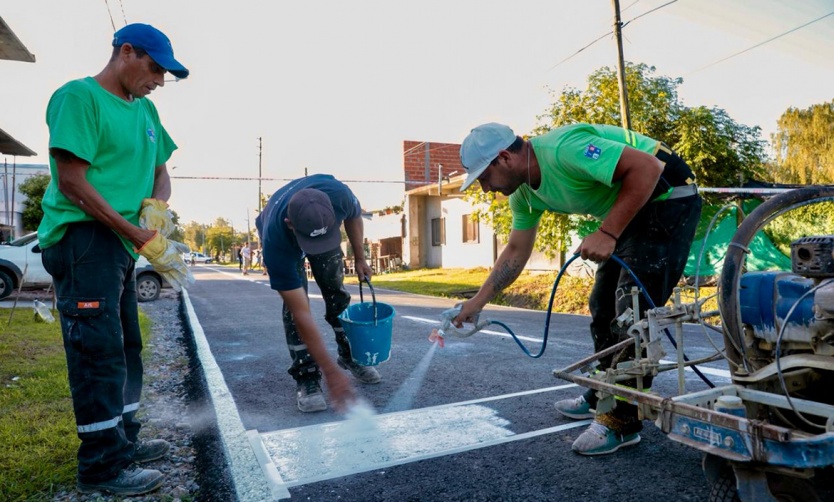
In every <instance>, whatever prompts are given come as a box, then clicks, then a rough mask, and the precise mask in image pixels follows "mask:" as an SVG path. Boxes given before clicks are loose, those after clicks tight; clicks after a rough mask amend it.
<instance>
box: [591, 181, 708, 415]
mask: <svg viewBox="0 0 834 502" xmlns="http://www.w3.org/2000/svg"><path fill="white" fill-rule="evenodd" d="M702 203H703V201H702V200H701V196H700V195H693V196H690V197H684V198H680V199H670V200H666V201H661V202H651V203H648V204H646V205H645V206H644V207H643V208H642V209H641V210H640V211H639V212H638V213H637V215H636V216H635V217H634V219H633V220H632V221H631V223H629V225H628V227H626V229H625V231H623V233H622V235H621V236H620V239H619V240H618V241H617V247H616V248H615V249H614V254H615V255H616V256H618V257H619V258H620V259H621V260H622V261H623V262H624V263H625V264H626V265H628V267H629V268H630V269H631V270H632V272H634V274H635V275H636V276H637V278H638V279H639V280H640V282H641V283H642V284H643V286H644V287H645V291H646V293H647V294H648V295H649V297H650V298H651V299H652V302H654V304H655V306H658V307H660V306H663V305H665V304H666V302H667V301H668V300H669V298H670V297H671V295H672V291H673V290H674V288H675V286H676V285H677V284H678V281H679V280H680V278H681V275H682V274H683V270H684V267H685V266H686V260H687V258H688V256H689V249H690V247H691V245H692V239H693V237H694V236H695V230H696V229H697V227H698V220H699V218H700V216H701V206H702ZM632 286H636V283H635V281H634V280H633V279H632V278H631V275H630V274H629V273H628V271H626V270H624V269H623V267H621V266H620V264H619V263H617V262H615V261H614V260H610V259H609V260H607V261H605V262H604V263H602V264H600V266H599V268H598V269H597V273H596V278H595V282H594V287H593V289H592V290H591V297H590V299H589V307H590V310H591V336H592V337H593V340H594V351H595V352H599V351H601V350H604V349H607V348H608V347H611V346H612V345H615V344H616V343H618V342H620V341H622V340H625V339H626V338H627V337H628V334H627V330H628V326H623V327H620V326H617V323H616V321H615V320H616V318H617V316H619V315H620V314H622V313H623V312H625V311H626V309H628V308H630V307H632V299H631V288H632ZM649 308H650V306H649V304H648V302H647V301H646V299H645V297H644V296H643V295H641V296H640V310H641V311H642V312H641V313H640V314H641V317H643V316H644V312H645V311H646V310H648V309H649ZM634 350H635V349H634V347H628V348H626V349H624V350H623V351H621V352H620V353H618V354H614V355H612V356H609V357H606V358H603V359H602V360H601V361H600V364H599V369H600V370H605V369H607V368H610V367H612V365H613V366H616V364H617V363H619V362H622V361H627V360H632V359H634ZM651 381H652V380H651V377H647V378H644V379H643V384H644V386H645V387H646V388H649V387H651ZM624 384H625V385H627V386H629V387H635V386H636V381H631V382H625V383H624ZM640 390H642V389H640ZM585 399H586V400H587V401H588V403H590V404H591V406H592V407H594V406H596V402H597V397H596V394H595V392H594V391H593V390H591V389H589V390H588V391H586V393H585ZM623 404H624V403H623ZM618 408H620V409H621V411H622V410H626V414H627V415H629V416H628V417H624V418H635V419H636V417H637V415H636V407H634V406H629V405H625V406H622V407H620V406H619V405H618ZM631 415H633V417H632V416H631Z"/></svg>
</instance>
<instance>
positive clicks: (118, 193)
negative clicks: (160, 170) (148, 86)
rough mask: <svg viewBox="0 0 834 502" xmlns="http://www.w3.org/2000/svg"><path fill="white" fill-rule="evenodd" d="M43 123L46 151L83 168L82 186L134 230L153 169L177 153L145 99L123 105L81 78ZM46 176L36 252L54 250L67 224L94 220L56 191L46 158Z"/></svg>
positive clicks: (58, 96)
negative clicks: (67, 154)
mask: <svg viewBox="0 0 834 502" xmlns="http://www.w3.org/2000/svg"><path fill="white" fill-rule="evenodd" d="M46 123H47V125H48V126H49V148H61V149H63V150H67V151H69V152H71V153H72V154H73V155H75V156H76V157H78V158H80V159H82V160H84V161H86V162H88V163H89V164H90V167H89V169H88V170H87V181H88V182H89V183H90V184H91V185H92V186H93V187H94V188H95V189H96V190H97V191H98V192H99V194H101V196H102V197H103V198H104V200H106V201H107V203H108V204H110V206H112V207H113V209H114V210H116V212H118V213H119V214H121V215H122V216H123V217H124V218H125V219H126V220H127V221H129V222H130V223H132V224H134V225H138V224H139V210H140V209H141V206H142V200H143V199H145V198H147V197H150V196H151V194H152V193H153V185H154V173H155V170H156V167H157V166H160V165H162V164H164V163H165V162H167V161H168V159H169V158H170V157H171V154H172V153H173V151H174V150H176V149H177V145H176V144H174V141H173V140H172V139H171V137H170V136H168V132H167V131H166V130H165V128H164V127H162V124H161V123H160V121H159V114H158V113H157V111H156V107H155V106H154V105H153V103H151V101H150V100H149V99H146V98H138V99H134V100H133V101H129V102H128V101H125V100H124V99H121V98H119V97H118V96H116V95H114V94H112V93H110V92H108V91H107V90H105V89H104V88H102V87H101V85H99V83H98V82H96V80H95V79H94V78H92V77H86V78H83V79H79V80H73V81H71V82H68V83H67V84H65V85H64V86H62V87H61V88H60V89H58V90H57V91H55V93H54V94H53V95H52V98H51V99H50V100H49V105H48V106H47V109H46ZM49 171H50V174H51V175H52V180H51V181H50V182H49V185H48V186H47V188H46V192H45V193H44V196H43V203H42V206H43V212H44V216H43V220H42V221H41V224H40V226H39V227H38V238H39V239H40V246H41V247H42V248H48V247H50V246H52V245H54V244H57V243H58V241H60V240H61V238H62V237H63V236H64V233H65V232H66V229H67V225H68V224H70V223H75V222H80V221H92V220H93V219H94V218H93V217H92V216H89V215H88V214H87V213H85V212H84V211H83V210H82V209H81V208H80V207H78V206H76V205H75V204H74V203H73V202H72V201H70V200H69V199H68V198H67V197H65V196H64V194H62V193H61V192H60V191H59V190H58V168H57V165H56V162H55V159H53V158H52V157H51V156H50V157H49ZM120 237H121V236H120ZM122 242H123V243H124V245H125V248H126V249H127V250H128V251H129V252H130V253H131V254H132V255H133V256H134V258H135V257H137V254H136V253H135V252H134V251H133V245H132V244H131V243H130V242H129V241H127V240H125V239H124V238H122Z"/></svg>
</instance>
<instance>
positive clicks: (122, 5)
mask: <svg viewBox="0 0 834 502" xmlns="http://www.w3.org/2000/svg"><path fill="white" fill-rule="evenodd" d="M119 7H120V8H121V9H122V19H124V20H125V26H127V16H125V6H124V4H123V3H122V0H119Z"/></svg>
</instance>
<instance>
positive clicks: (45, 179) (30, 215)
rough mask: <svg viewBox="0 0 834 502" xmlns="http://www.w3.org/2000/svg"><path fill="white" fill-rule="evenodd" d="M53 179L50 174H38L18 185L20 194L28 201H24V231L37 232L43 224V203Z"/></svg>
mask: <svg viewBox="0 0 834 502" xmlns="http://www.w3.org/2000/svg"><path fill="white" fill-rule="evenodd" d="M51 179H52V177H51V176H50V175H48V174H36V175H34V176H31V177H30V178H29V179H28V180H26V181H24V182H23V183H21V184H20V185H18V190H20V193H22V194H23V195H25V196H26V200H24V201H23V214H22V216H21V220H22V222H23V228H24V229H27V230H35V229H37V228H38V226H39V225H40V224H41V220H42V219H43V208H42V207H41V202H42V201H43V194H44V193H45V192H46V187H47V185H49V180H51Z"/></svg>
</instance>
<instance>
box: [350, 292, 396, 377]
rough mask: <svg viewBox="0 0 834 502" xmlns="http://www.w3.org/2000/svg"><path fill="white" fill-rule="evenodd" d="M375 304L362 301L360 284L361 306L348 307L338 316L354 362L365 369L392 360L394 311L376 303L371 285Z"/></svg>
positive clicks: (357, 304) (384, 304) (389, 306)
mask: <svg viewBox="0 0 834 502" xmlns="http://www.w3.org/2000/svg"><path fill="white" fill-rule="evenodd" d="M368 287H370V288H371V293H372V295H373V302H366V301H363V299H362V283H361V282H360V283H359V298H360V302H361V303H355V304H353V305H351V306H349V307H348V308H347V309H346V310H345V311H344V312H342V313H341V314H340V315H339V320H340V321H341V323H342V327H343V328H344V329H345V335H346V336H347V339H348V343H349V344H350V355H351V359H353V361H354V362H355V363H356V364H360V365H362V366H376V365H377V364H379V363H382V362H385V361H387V360H388V358H389V357H391V338H392V334H393V330H394V328H393V325H392V322H393V320H394V314H395V313H396V312H394V307H392V306H391V305H388V304H387V303H380V302H377V301H376V294H374V290H373V287H372V286H371V283H370V282H368Z"/></svg>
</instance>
